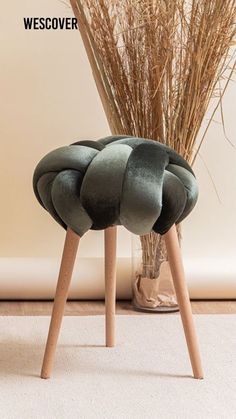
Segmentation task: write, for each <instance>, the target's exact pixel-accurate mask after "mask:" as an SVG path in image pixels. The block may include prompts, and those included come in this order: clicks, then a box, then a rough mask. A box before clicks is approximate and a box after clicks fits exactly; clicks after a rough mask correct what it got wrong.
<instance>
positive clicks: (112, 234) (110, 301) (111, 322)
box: [105, 227, 117, 347]
mask: <svg viewBox="0 0 236 419" xmlns="http://www.w3.org/2000/svg"><path fill="white" fill-rule="evenodd" d="M116 237H117V227H109V228H107V229H106V230H105V307H106V346H109V347H112V346H115V309H116Z"/></svg>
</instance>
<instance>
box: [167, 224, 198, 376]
mask: <svg viewBox="0 0 236 419" xmlns="http://www.w3.org/2000/svg"><path fill="white" fill-rule="evenodd" d="M165 242H166V248H167V253H168V259H169V263H170V269H171V273H172V277H173V282H174V287H175V292H176V297H177V301H178V304H179V309H180V314H181V318H182V323H183V328H184V333H185V337H186V341H187V345H188V351H189V356H190V360H191V364H192V369H193V375H194V378H198V379H201V378H203V370H202V366H201V358H200V352H199V346H198V339H197V335H196V331H195V325H194V320H193V315H192V309H191V304H190V299H189V293H188V289H187V285H186V282H185V275H184V268H183V262H182V257H181V251H180V246H179V240H178V236H177V231H176V226H175V225H174V226H172V227H171V228H170V230H169V231H168V232H167V233H166V234H165Z"/></svg>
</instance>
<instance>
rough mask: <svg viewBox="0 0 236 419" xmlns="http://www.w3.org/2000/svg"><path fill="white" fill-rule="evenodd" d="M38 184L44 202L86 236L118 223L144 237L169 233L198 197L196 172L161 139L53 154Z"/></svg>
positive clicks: (120, 140) (40, 168)
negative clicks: (144, 235) (159, 140)
mask: <svg viewBox="0 0 236 419" xmlns="http://www.w3.org/2000/svg"><path fill="white" fill-rule="evenodd" d="M33 186H34V191H35V194H36V197H37V199H38V200H39V202H40V204H41V205H42V206H43V207H44V208H45V209H46V210H47V211H48V212H49V213H50V214H51V215H52V217H53V218H54V219H55V220H56V221H57V222H58V223H60V224H61V225H62V226H63V227H64V228H67V227H70V228H71V229H72V230H74V231H75V232H76V233H77V234H78V235H79V236H80V237H81V236H83V234H85V233H86V232H87V231H88V230H89V229H95V230H100V229H105V228H107V227H110V226H113V225H118V224H121V225H123V226H124V227H126V228H127V229H128V230H129V231H131V232H132V233H135V234H139V235H143V234H147V233H149V232H150V231H152V230H153V231H155V232H157V233H160V234H164V233H166V232H167V231H168V230H169V228H170V227H171V226H172V225H173V224H175V223H179V222H180V221H182V220H183V219H184V218H185V217H186V216H187V215H188V214H189V213H190V212H191V210H192V209H193V207H194V206H195V204H196V201H197V197H198V188H197V183H196V179H195V176H194V173H193V171H192V169H191V167H190V166H189V165H188V163H187V162H186V161H185V160H184V159H183V158H182V157H181V156H179V155H178V154H177V153H176V152H175V151H174V150H172V149H171V148H169V147H167V146H165V145H163V144H161V143H159V142H157V141H152V140H146V139H143V138H136V137H127V136H126V137H125V136H111V137H106V138H103V139H101V140H98V141H78V142H77V143H74V144H72V145H70V146H66V147H60V148H58V149H56V150H54V151H52V152H50V153H49V154H47V155H46V156H45V157H44V158H43V159H42V160H41V161H40V162H39V164H38V165H37V167H36V169H35V172H34V178H33Z"/></svg>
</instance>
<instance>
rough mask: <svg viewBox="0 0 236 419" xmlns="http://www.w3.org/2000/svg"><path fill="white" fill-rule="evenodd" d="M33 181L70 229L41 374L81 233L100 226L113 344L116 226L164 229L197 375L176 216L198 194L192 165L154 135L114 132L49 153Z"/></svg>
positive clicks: (46, 371)
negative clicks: (95, 139) (139, 136)
mask: <svg viewBox="0 0 236 419" xmlns="http://www.w3.org/2000/svg"><path fill="white" fill-rule="evenodd" d="M33 186H34V191H35V195H36V197H37V199H38V201H39V202H40V204H41V205H42V206H43V207H44V208H45V209H46V210H47V211H48V212H49V213H50V214H51V215H52V217H53V218H54V219H55V220H56V221H57V222H58V223H59V224H60V225H61V226H62V227H64V228H65V229H66V230H67V234H66V240H65V245H64V251H63V256H62V261H61V268H60V273H59V278H58V284H57V290H56V296H55V301H54V307H53V313H52V318H51V324H50V329H49V334H48V340H47V345H46V350H45V355H44V361H43V367H42V372H41V377H42V378H49V376H50V372H51V369H52V364H53V358H54V353H55V349H56V344H57V339H58V335H59V330H60V325H61V321H62V317H63V312H64V307H65V303H66V299H67V296H68V290H69V284H70V280H71V276H72V271H73V266H74V262H75V257H76V253H77V248H78V244H79V240H80V238H81V237H82V236H83V235H84V234H85V233H86V232H87V231H88V230H89V229H94V230H101V229H104V230H105V303H106V345H107V346H114V340H115V333H114V315H115V286H116V285H115V284H116V283H115V279H116V275H115V272H116V226H117V225H123V226H124V227H125V228H127V229H128V230H129V231H130V232H132V233H134V234H139V235H144V234H147V233H150V232H151V231H155V232H157V233H160V234H162V235H165V241H166V247H167V252H168V258H169V262H170V267H171V272H172V276H173V282H174V286H175V291H176V296H177V300H178V304H179V309H180V314H181V317H182V321H183V327H184V331H185V336H186V340H187V344H188V349H189V354H190V359H191V363H192V368H193V374H194V377H195V378H202V377H203V373H202V368H201V361H200V354H199V350H198V343H197V337H196V334H195V328H194V323H193V317H192V312H191V306H190V301H189V296H188V290H187V287H186V283H185V279H184V271H183V265H182V259H181V254H180V249H179V243H178V237H177V233H176V227H175V224H177V223H179V222H181V221H182V220H183V219H184V218H185V217H186V216H187V215H188V214H189V213H190V212H191V210H192V209H193V207H194V205H195V204H196V201H197V197H198V188H197V183H196V179H195V176H194V173H193V171H192V169H191V167H190V166H189V165H188V163H187V162H186V161H185V160H184V159H183V158H182V157H181V156H180V155H178V154H177V153H176V152H175V151H174V150H172V149H171V148H169V147H167V146H165V145H163V144H161V143H159V142H157V141H152V140H147V139H143V138H136V137H127V136H126V137H125V136H111V137H106V138H103V139H100V140H98V141H78V142H76V143H74V144H72V145H69V146H65V147H60V148H58V149H56V150H54V151H51V152H50V153H48V154H47V155H46V156H45V157H43V158H42V160H41V161H40V162H39V164H38V165H37V167H36V169H35V172H34V177H33Z"/></svg>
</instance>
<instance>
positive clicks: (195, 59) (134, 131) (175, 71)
mask: <svg viewBox="0 0 236 419" xmlns="http://www.w3.org/2000/svg"><path fill="white" fill-rule="evenodd" d="M70 3H71V6H72V8H73V11H74V14H75V16H76V17H77V19H78V23H79V29H80V32H81V35H82V38H83V42H84V45H85V48H86V51H87V54H88V58H89V60H90V64H91V68H92V71H93V75H94V79H95V81H96V84H97V88H98V91H99V94H100V97H101V100H102V103H103V106H104V110H105V112H106V115H107V119H108V122H109V124H110V128H111V131H112V133H113V134H126V135H134V136H139V137H144V138H150V139H153V140H159V141H160V142H163V143H165V144H167V145H168V146H170V147H173V148H174V149H175V150H176V151H177V152H178V153H180V154H181V155H182V156H183V157H184V158H186V159H187V160H188V161H189V162H190V164H192V163H193V161H194V159H195V157H196V155H197V152H198V151H199V147H200V146H201V143H202V139H197V135H198V133H199V130H200V127H201V124H202V121H203V118H204V116H205V114H206V111H207V109H208V106H209V102H210V99H211V98H213V97H218V100H219V101H220V100H221V99H222V95H223V93H224V90H225V88H226V86H227V83H228V82H227V78H226V77H231V75H232V72H233V70H234V67H235V63H234V62H233V59H232V55H230V52H231V47H232V45H233V40H234V35H235V13H236V4H235V0H70ZM221 80H222V81H223V83H222V85H223V90H221V89H219V81H221ZM210 120H211V119H210ZM141 244H142V249H143V270H144V271H143V275H144V276H145V275H146V276H148V277H149V278H156V276H157V274H158V272H159V266H160V260H161V259H162V258H163V250H162V249H161V248H162V241H161V239H160V237H158V236H157V235H155V234H154V233H151V234H149V235H147V236H145V237H142V238H141ZM164 253H165V252H164Z"/></svg>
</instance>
